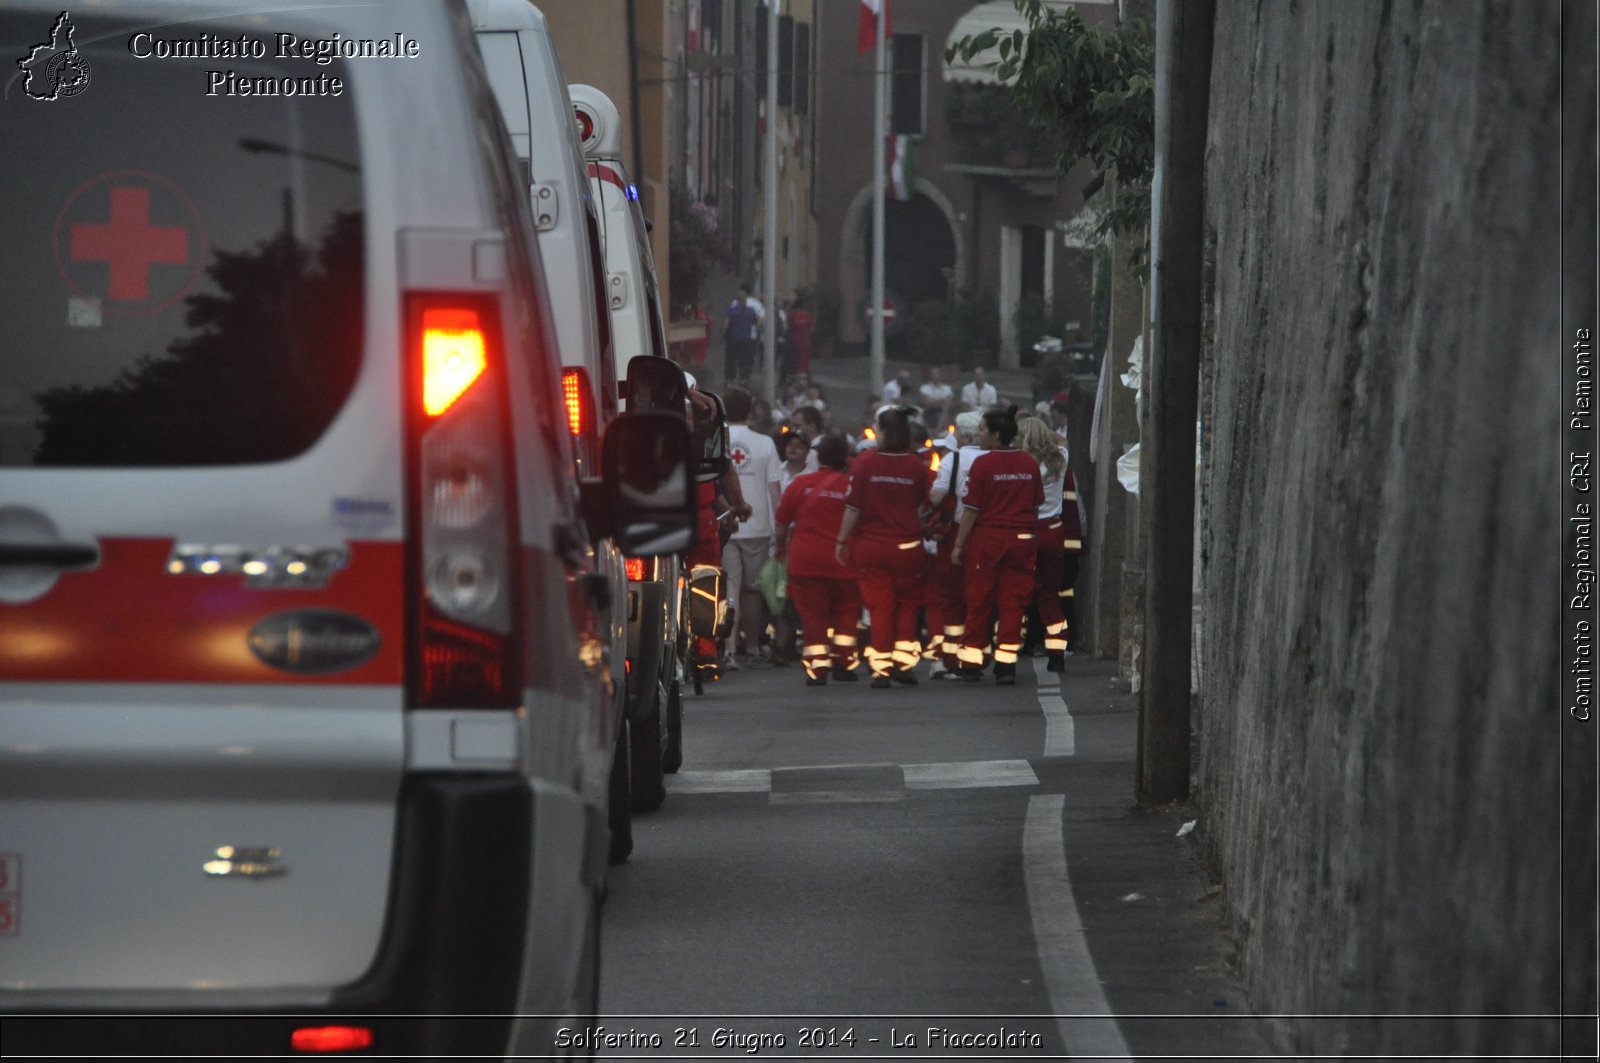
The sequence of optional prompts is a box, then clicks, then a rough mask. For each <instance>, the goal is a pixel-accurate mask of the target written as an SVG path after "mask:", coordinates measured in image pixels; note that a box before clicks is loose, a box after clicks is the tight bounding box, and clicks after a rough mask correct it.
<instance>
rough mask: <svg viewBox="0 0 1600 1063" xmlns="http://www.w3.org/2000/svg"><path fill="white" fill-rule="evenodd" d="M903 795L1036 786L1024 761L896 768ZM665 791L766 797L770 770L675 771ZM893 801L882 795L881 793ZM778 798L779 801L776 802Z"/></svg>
mask: <svg viewBox="0 0 1600 1063" xmlns="http://www.w3.org/2000/svg"><path fill="white" fill-rule="evenodd" d="M885 767H891V765H887V764H817V765H811V766H810V767H809V768H806V767H797V768H783V769H780V770H782V771H784V772H785V773H788V772H804V771H808V770H815V771H826V772H829V773H830V774H831V773H837V772H838V771H839V769H841V768H885ZM900 772H901V774H902V775H903V776H904V777H905V788H906V789H907V790H978V789H994V788H999V787H1007V786H1038V785H1039V777H1038V776H1037V775H1035V774H1034V772H1033V767H1032V765H1030V764H1029V763H1028V762H1027V761H1025V760H971V761H951V762H948V763H942V764H902V765H900ZM667 791H668V792H669V793H675V794H765V793H771V792H772V771H771V770H769V769H766V768H756V769H740V770H734V771H680V772H678V773H677V774H676V775H668V776H667ZM891 793H892V794H893V796H884V795H886V794H891ZM834 794H837V795H838V796H835V797H832V798H831V799H832V800H836V801H885V800H899V799H900V796H901V795H900V794H899V793H898V792H893V791H885V790H857V791H849V790H843V791H836V790H832V789H829V790H795V791H786V792H783V793H777V794H773V801H774V803H775V804H784V803H793V802H795V801H799V800H801V799H804V800H806V801H823V800H828V799H830V798H829V795H834ZM780 799H781V800H780Z"/></svg>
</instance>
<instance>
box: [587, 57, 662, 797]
mask: <svg viewBox="0 0 1600 1063" xmlns="http://www.w3.org/2000/svg"><path fill="white" fill-rule="evenodd" d="M568 92H569V93H570V94H571V96H572V104H573V108H574V110H575V112H576V114H577V120H578V140H579V143H580V144H582V145H583V152H584V156H585V157H586V158H587V160H588V169H589V186H590V188H591V189H592V190H593V192H594V198H595V202H596V203H598V204H599V206H600V212H599V214H600V242H601V246H602V248H603V249H604V251H605V291H606V296H607V298H606V301H607V304H608V305H609V306H610V309H611V334H612V336H613V337H614V341H615V343H616V352H617V365H618V366H620V367H621V372H622V374H623V375H624V377H629V376H630V369H631V368H632V366H633V364H634V362H635V361H636V360H638V359H650V360H652V361H653V360H656V359H662V360H665V359H666V355H667V331H666V326H665V324H664V323H663V322H664V318H663V316H662V313H661V294H660V285H659V284H658V282H657V279H656V270H655V260H654V257H653V256H652V254H651V251H650V231H649V226H648V225H647V224H646V222H645V217H644V211H643V210H642V209H641V207H640V205H639V190H638V189H637V188H636V187H635V186H634V184H633V182H632V181H631V180H629V178H628V170H627V167H625V166H624V165H623V162H622V116H621V114H620V113H618V111H617V107H616V104H614V103H612V102H611V98H610V97H609V96H607V95H606V94H605V93H604V92H601V91H600V90H599V89H597V88H595V87H594V86H593V85H570V86H568ZM668 364H670V363H668ZM663 368H664V367H663ZM673 371H674V372H677V371H676V370H673ZM677 375H678V377H679V378H680V379H681V377H682V373H681V372H677ZM627 403H628V409H637V408H639V404H638V403H637V402H636V401H635V396H634V395H633V393H632V392H631V391H629V392H628V397H627ZM676 405H677V406H678V407H679V409H678V410H675V411H674V412H681V407H682V401H681V399H680V400H677V402H676ZM682 574H683V566H682V564H681V563H680V561H679V559H678V558H676V557H659V558H656V559H655V560H654V561H645V560H644V559H642V558H640V559H637V560H634V561H630V562H629V563H628V658H627V659H628V708H627V713H628V732H629V756H630V766H631V768H632V774H633V779H632V785H633V807H634V810H635V811H641V812H642V811H650V810H653V809H655V808H659V807H660V805H661V803H662V801H664V800H665V799H666V794H667V791H666V779H665V776H666V775H668V774H671V773H672V772H676V771H677V770H678V768H679V767H681V766H682V764H683V678H684V676H683V667H682V659H681V658H682V653H681V649H682V647H683V645H684V642H683V638H682V633H681V630H680V628H681V616H682V610H681V603H682V599H683V589H682V581H681V576H682Z"/></svg>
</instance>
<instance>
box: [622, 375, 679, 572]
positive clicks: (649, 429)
mask: <svg viewBox="0 0 1600 1063" xmlns="http://www.w3.org/2000/svg"><path fill="white" fill-rule="evenodd" d="M636 360H637V359H636ZM629 375H630V377H631V375H632V373H631V370H630V374H629ZM678 376H679V379H680V380H681V379H682V376H683V374H682V373H681V372H680V373H679V374H678ZM600 464H601V468H602V469H603V470H604V473H603V479H604V483H605V503H606V507H607V508H608V509H609V511H610V512H609V514H607V517H608V518H609V519H606V520H603V521H602V522H601V523H602V524H603V525H604V526H605V527H606V528H607V529H608V530H609V532H610V535H611V538H612V540H613V541H615V542H616V544H617V549H618V550H620V551H622V553H623V555H624V556H626V557H653V556H657V555H660V554H675V553H678V552H679V551H681V550H687V549H688V548H689V546H690V544H691V543H692V541H693V539H694V481H693V478H692V477H691V476H690V460H689V426H688V425H687V424H685V423H684V420H683V415H682V414H681V413H679V414H676V415H674V414H670V413H625V414H622V415H621V416H620V417H617V418H616V419H615V420H613V421H612V422H611V425H610V427H609V428H607V429H606V436H605V442H604V443H603V444H602V446H601V462H600Z"/></svg>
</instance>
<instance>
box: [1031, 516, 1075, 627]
mask: <svg viewBox="0 0 1600 1063" xmlns="http://www.w3.org/2000/svg"><path fill="white" fill-rule="evenodd" d="M1037 534H1038V538H1037V539H1035V540H1034V542H1035V543H1036V544H1037V547H1038V561H1037V566H1038V574H1037V578H1036V579H1035V581H1034V589H1033V606H1034V608H1035V609H1037V610H1039V622H1040V623H1042V624H1044V648H1045V649H1046V650H1047V651H1048V652H1050V653H1061V652H1064V651H1065V650H1066V648H1067V615H1066V613H1065V612H1063V611H1062V608H1061V603H1062V601H1063V599H1062V596H1061V578H1062V573H1063V571H1064V566H1065V564H1066V553H1067V551H1066V544H1065V541H1064V540H1063V538H1062V534H1061V518H1060V517H1046V518H1045V519H1044V520H1041V521H1040V522H1039V530H1038V532H1037Z"/></svg>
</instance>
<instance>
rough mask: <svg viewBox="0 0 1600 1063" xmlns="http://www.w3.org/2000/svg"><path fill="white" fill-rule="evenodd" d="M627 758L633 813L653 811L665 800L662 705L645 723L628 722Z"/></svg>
mask: <svg viewBox="0 0 1600 1063" xmlns="http://www.w3.org/2000/svg"><path fill="white" fill-rule="evenodd" d="M628 757H629V761H630V771H631V774H632V778H633V795H632V796H633V810H634V811H635V812H654V811H655V810H656V809H658V808H660V807H661V802H663V801H665V800H666V799H667V782H666V779H664V778H663V777H662V757H661V704H660V702H657V703H656V707H655V711H653V712H651V713H650V718H649V719H646V720H633V721H630V722H629V723H628Z"/></svg>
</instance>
